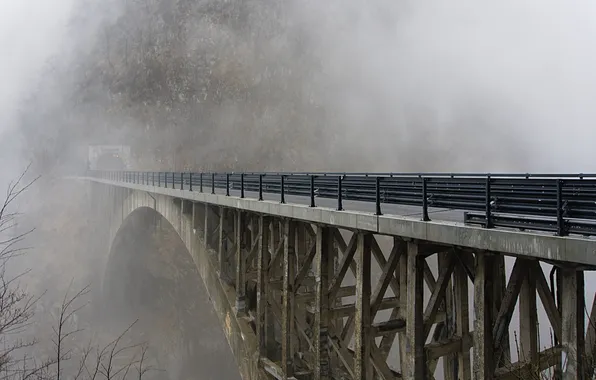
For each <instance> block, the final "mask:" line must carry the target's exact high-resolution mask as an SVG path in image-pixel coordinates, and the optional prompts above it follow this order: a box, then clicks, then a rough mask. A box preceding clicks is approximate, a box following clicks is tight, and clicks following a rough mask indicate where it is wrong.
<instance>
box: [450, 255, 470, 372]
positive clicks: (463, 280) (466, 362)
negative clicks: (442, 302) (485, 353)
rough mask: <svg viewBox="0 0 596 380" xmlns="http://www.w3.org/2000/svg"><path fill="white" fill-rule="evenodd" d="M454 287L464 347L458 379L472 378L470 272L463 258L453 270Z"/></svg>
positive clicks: (458, 364) (460, 354)
mask: <svg viewBox="0 0 596 380" xmlns="http://www.w3.org/2000/svg"><path fill="white" fill-rule="evenodd" d="M455 254H456V255H460V257H461V256H464V255H466V252H456V253H455ZM453 288H454V309H455V326H456V331H455V333H456V335H457V336H458V337H460V338H461V340H462V349H461V351H459V352H458V353H457V377H456V378H457V379H458V380H470V379H471V378H472V373H471V368H470V346H471V342H470V341H471V339H472V338H471V336H470V321H469V314H468V310H469V302H468V274H467V273H466V269H465V267H464V264H463V260H457V264H456V265H455V268H454V272H453Z"/></svg>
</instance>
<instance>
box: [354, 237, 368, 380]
mask: <svg viewBox="0 0 596 380" xmlns="http://www.w3.org/2000/svg"><path fill="white" fill-rule="evenodd" d="M372 238H373V236H372V234H369V233H358V243H357V244H358V245H357V247H356V257H355V259H356V311H355V314H356V318H355V331H354V334H355V336H354V338H355V339H354V340H355V344H354V345H355V347H354V351H355V355H354V378H355V379H363V380H364V379H365V380H372V375H373V372H372V370H373V367H372V365H371V360H370V354H371V338H370V325H371V313H370V299H371V284H370V281H371V279H370V275H371V273H370V272H371V246H372Z"/></svg>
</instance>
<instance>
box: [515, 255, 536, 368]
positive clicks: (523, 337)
mask: <svg viewBox="0 0 596 380" xmlns="http://www.w3.org/2000/svg"><path fill="white" fill-rule="evenodd" d="M518 260H519V259H518ZM525 268H526V275H525V276H524V279H523V282H522V286H521V290H520V293H519V337H520V346H521V347H520V356H521V358H519V360H521V361H525V362H531V363H533V364H534V363H537V361H538V350H539V349H540V347H538V313H537V311H536V280H535V278H534V273H533V271H532V270H530V268H531V266H530V265H526V266H525ZM533 367H534V365H532V366H531V368H533ZM535 375H536V376H539V374H538V373H535Z"/></svg>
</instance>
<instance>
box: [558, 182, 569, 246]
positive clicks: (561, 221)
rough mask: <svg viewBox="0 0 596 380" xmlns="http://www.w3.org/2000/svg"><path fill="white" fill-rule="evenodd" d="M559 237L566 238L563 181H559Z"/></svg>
mask: <svg viewBox="0 0 596 380" xmlns="http://www.w3.org/2000/svg"><path fill="white" fill-rule="evenodd" d="M556 181H557V235H558V236H565V235H567V231H565V220H564V219H563V180H562V179H557V180H556Z"/></svg>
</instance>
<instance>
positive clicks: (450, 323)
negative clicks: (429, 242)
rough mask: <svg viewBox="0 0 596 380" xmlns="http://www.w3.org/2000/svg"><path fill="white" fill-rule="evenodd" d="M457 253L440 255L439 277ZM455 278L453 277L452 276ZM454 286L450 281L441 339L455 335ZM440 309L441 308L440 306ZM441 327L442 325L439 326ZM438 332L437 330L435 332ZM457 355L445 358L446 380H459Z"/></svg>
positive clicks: (446, 293) (446, 291)
mask: <svg viewBox="0 0 596 380" xmlns="http://www.w3.org/2000/svg"><path fill="white" fill-rule="evenodd" d="M456 254H457V253H453V252H442V253H439V254H438V264H439V272H438V273H439V275H440V274H441V273H442V272H444V271H446V270H447V269H448V265H449V262H450V261H451V259H452V257H453V256H454V255H456ZM450 277H451V278H453V275H452V276H450ZM453 284H454V281H452V280H449V282H448V284H447V287H446V289H445V297H442V298H443V299H444V301H443V302H444V305H445V308H444V310H445V323H444V325H443V329H442V331H441V334H440V337H439V339H440V338H442V337H451V336H453V334H454V330H455V310H454V304H453V290H454V289H453ZM439 307H440V306H439ZM437 326H440V325H437ZM435 331H436V330H435ZM456 363H457V353H456V352H454V353H450V354H448V355H445V356H444V357H443V373H444V378H445V380H458V377H457V373H456V372H455V371H456V368H457V365H456Z"/></svg>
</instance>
